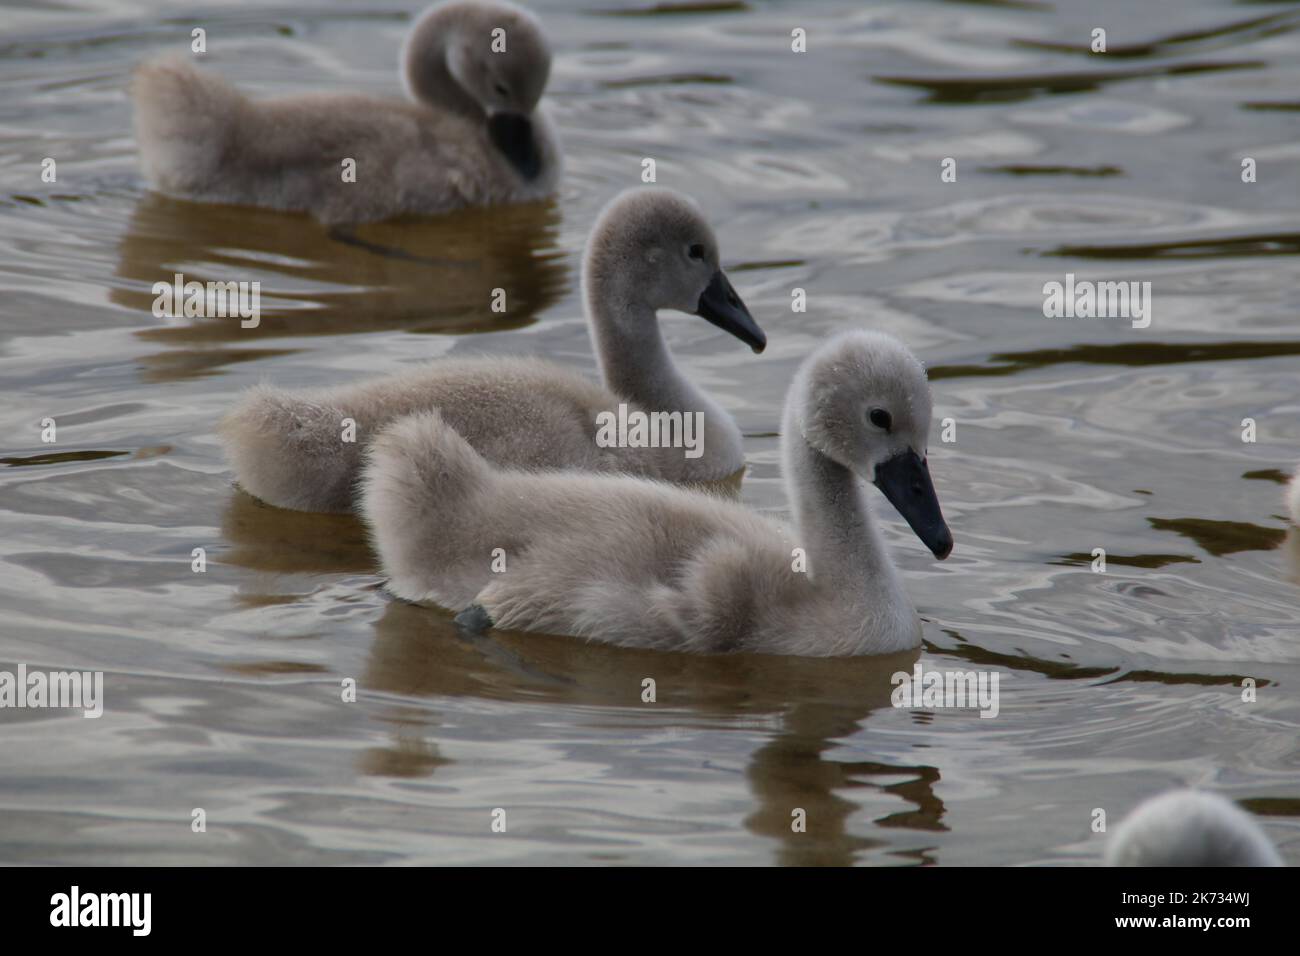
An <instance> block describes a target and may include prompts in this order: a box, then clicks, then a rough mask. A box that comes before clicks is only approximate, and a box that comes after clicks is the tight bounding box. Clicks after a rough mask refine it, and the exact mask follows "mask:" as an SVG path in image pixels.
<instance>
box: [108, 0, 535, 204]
mask: <svg viewBox="0 0 1300 956" xmlns="http://www.w3.org/2000/svg"><path fill="white" fill-rule="evenodd" d="M402 61H403V62H402V69H403V73H404V77H405V82H406V87H407V90H408V92H409V93H410V95H411V97H412V99H414V101H415V102H413V103H408V102H405V101H402V100H397V99H382V98H376V97H371V96H365V95H361V94H354V93H312V94H303V95H297V96H285V97H277V98H274V99H268V100H261V101H253V100H250V99H248V98H247V97H246V96H244V95H243V94H242V93H240V92H239V91H238V90H236V89H235V88H234V87H232V86H231V85H230V84H228V83H227V82H226V81H225V80H223V79H221V78H220V77H218V76H216V75H214V74H211V73H208V72H207V71H204V70H200V69H197V68H196V67H194V66H192V65H191V64H190V63H188V62H186V61H185V60H184V59H183V58H180V57H170V58H165V59H162V60H159V61H156V62H153V63H147V64H144V65H142V66H141V67H139V68H138V69H137V70H136V73H135V76H134V80H133V87H132V91H133V96H134V99H135V131H136V140H137V142H138V143H139V147H140V153H141V156H142V159H143V163H144V168H145V174H146V176H147V178H148V180H149V182H150V184H151V185H152V186H153V187H154V188H156V189H158V190H159V191H161V192H165V193H170V194H173V195H178V196H183V197H187V198H191V199H200V200H205V201H209V202H225V203H236V204H242V205H253V206H267V207H270V208H273V209H286V210H302V211H305V212H309V213H311V214H312V215H314V216H315V217H316V218H317V219H320V220H322V221H323V222H327V223H339V222H365V221H371V220H377V219H389V218H392V217H395V216H401V215H430V214H435V213H441V212H447V211H449V210H452V209H456V208H459V207H462V206H479V205H493V204H499V203H514V202H528V201H532V200H536V199H540V198H542V197H544V196H548V195H550V194H551V193H552V192H553V191H554V190H555V186H556V183H557V182H558V180H559V174H560V152H559V145H558V142H557V140H556V138H555V135H554V133H553V131H552V129H551V126H550V123H549V121H548V120H547V119H546V117H545V115H544V114H543V113H542V111H541V110H540V109H539V108H538V100H539V99H540V98H541V96H542V92H543V90H544V89H545V88H546V80H547V77H548V76H549V74H550V69H551V54H550V50H549V49H548V47H547V44H546V40H545V38H544V37H543V36H542V31H541V27H540V26H539V24H538V22H537V20H536V19H535V18H534V17H533V16H532V14H530V13H528V12H527V11H526V10H522V9H520V8H519V7H516V6H513V5H512V4H508V3H503V2H499V0H492V2H465V0H453V2H450V3H443V4H439V5H438V6H435V7H433V8H432V9H431V10H429V11H428V12H427V13H426V14H425V15H424V16H423V17H422V18H421V19H420V20H419V21H417V22H416V24H415V26H414V27H413V28H412V30H411V33H410V36H409V38H408V39H407V42H406V47H405V49H404V51H403V54H402ZM349 180H351V181H349Z"/></svg>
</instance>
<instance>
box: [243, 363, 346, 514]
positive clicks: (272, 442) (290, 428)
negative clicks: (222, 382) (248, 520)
mask: <svg viewBox="0 0 1300 956" xmlns="http://www.w3.org/2000/svg"><path fill="white" fill-rule="evenodd" d="M362 427H363V426H362V424H359V423H357V422H355V421H353V420H352V419H350V418H349V417H348V415H347V413H346V412H345V411H344V410H343V409H341V408H336V407H334V406H333V405H330V404H327V403H322V402H316V401H312V400H311V399H309V398H307V397H304V396H302V395H295V394H294V393H292V392H285V391H283V390H281V389H278V388H273V387H271V386H269V385H257V386H254V387H253V388H251V389H249V390H248V391H247V392H246V393H245V394H244V396H243V397H242V398H241V399H240V401H239V403H238V404H237V405H236V406H235V407H234V408H233V409H232V410H231V411H230V412H229V414H227V415H226V417H225V418H223V419H222V420H221V424H220V425H218V426H217V431H218V433H219V434H220V435H221V441H222V444H223V446H224V447H225V451H226V457H227V459H229V461H230V463H231V465H232V466H233V467H234V469H235V477H236V479H237V480H238V481H239V484H240V486H241V487H243V489H244V490H245V491H247V492H248V493H249V494H251V495H253V496H254V497H256V498H260V499H261V500H262V501H265V502H267V503H269V504H273V505H276V506H278V507H280V508H292V509H294V510H295V511H332V512H347V511H351V510H353V501H354V497H355V494H356V483H357V479H358V478H359V477H360V474H361V445H362V442H363V440H364V439H365V437H366V436H365V435H364V434H363V433H361V434H359V433H358V430H359V429H361V428H362Z"/></svg>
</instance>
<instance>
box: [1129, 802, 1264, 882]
mask: <svg viewBox="0 0 1300 956" xmlns="http://www.w3.org/2000/svg"><path fill="white" fill-rule="evenodd" d="M1106 864H1107V865H1108V866H1283V865H1284V864H1283V863H1282V858H1281V857H1280V856H1279V855H1278V852H1277V850H1276V849H1275V848H1274V846H1273V844H1272V842H1271V841H1270V840H1269V838H1268V837H1267V836H1266V835H1265V834H1264V831H1263V830H1262V829H1260V826H1259V824H1258V823H1256V822H1255V820H1254V819H1253V818H1252V817H1251V816H1250V814H1248V813H1247V812H1246V811H1244V810H1242V809H1241V808H1240V807H1238V806H1237V805H1236V804H1235V803H1233V802H1232V801H1231V800H1228V799H1226V798H1224V797H1221V796H1219V795H1218V794H1215V793H1207V792H1205V791H1203V790H1175V791H1173V792H1171V793H1162V794H1160V795H1159V796H1156V797H1152V798H1150V799H1149V800H1146V801H1144V802H1143V803H1141V804H1139V805H1138V808H1137V809H1136V810H1134V811H1133V812H1132V813H1130V814H1129V815H1128V816H1127V817H1125V818H1124V821H1123V822H1122V823H1120V825H1119V826H1118V827H1116V828H1115V832H1114V833H1112V834H1111V836H1110V840H1109V841H1108V842H1107V844H1106Z"/></svg>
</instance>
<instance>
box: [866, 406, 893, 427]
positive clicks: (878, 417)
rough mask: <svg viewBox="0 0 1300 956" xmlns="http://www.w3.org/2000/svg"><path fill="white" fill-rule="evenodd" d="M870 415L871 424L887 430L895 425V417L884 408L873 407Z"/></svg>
mask: <svg viewBox="0 0 1300 956" xmlns="http://www.w3.org/2000/svg"><path fill="white" fill-rule="evenodd" d="M868 417H869V418H870V419H871V424H873V425H875V426H876V427H877V428H880V429H883V430H884V431H886V432H887V431H889V430H890V429H891V428H893V427H894V419H893V418H891V417H890V414H889V412H887V411H885V410H884V409H883V408H873V409H872V410H871V414H870V415H869V416H868Z"/></svg>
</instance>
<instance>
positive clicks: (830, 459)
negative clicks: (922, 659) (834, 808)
mask: <svg viewBox="0 0 1300 956" xmlns="http://www.w3.org/2000/svg"><path fill="white" fill-rule="evenodd" d="M929 431H930V389H929V385H928V382H927V381H926V375H925V371H924V369H923V368H922V367H921V364H920V363H919V362H918V361H917V360H916V358H915V357H914V356H913V355H912V353H911V352H909V351H908V350H907V348H906V347H905V346H903V344H902V343H900V342H899V341H897V340H896V339H893V338H891V337H889V336H887V335H883V334H879V333H872V332H862V331H857V332H849V333H846V334H842V335H840V336H838V337H836V338H834V339H832V340H831V341H829V342H828V343H826V344H825V345H823V346H822V347H821V348H819V349H818V350H817V351H816V352H815V353H814V354H813V355H812V356H811V357H810V358H808V359H807V360H806V361H805V362H804V364H803V365H802V367H801V368H800V370H799V372H798V374H797V375H796V377H795V380H794V383H793V384H792V385H791V387H790V391H789V394H788V396H787V398H786V406H785V419H784V426H783V430H782V438H781V443H782V455H783V459H784V468H785V478H786V484H787V487H788V489H789V493H790V497H791V499H792V501H793V507H794V519H795V522H794V527H793V528H786V527H783V526H781V525H778V524H775V523H773V522H772V521H769V520H768V519H766V518H764V517H762V516H760V515H758V514H756V513H755V512H753V511H751V510H750V509H748V508H746V507H744V506H742V505H741V504H739V503H736V502H732V501H728V500H725V499H721V498H717V497H713V496H710V495H705V494H701V493H699V492H695V491H690V490H686V489H682V488H675V487H672V486H670V485H666V484H662V483H660V482H654V481H645V480H642V479H638V478H631V477H626V476H598V475H583V474H577V473H573V472H551V473H543V474H538V473H529V472H523V471H518V470H510V469H499V468H495V467H493V466H492V465H491V464H489V463H488V462H486V461H485V460H484V459H483V458H482V456H480V455H479V454H478V453H477V452H475V451H474V449H472V448H471V447H470V446H469V445H468V444H466V442H465V441H464V440H463V439H462V438H461V437H460V436H459V435H458V434H457V433H456V431H455V430H453V429H452V428H449V427H447V425H446V424H445V423H444V422H443V421H442V419H441V418H440V417H439V415H438V414H437V413H436V412H424V413H420V414H418V415H413V416H410V417H407V418H403V419H400V420H399V421H397V422H395V423H394V424H393V425H391V426H390V427H389V428H388V429H387V430H385V431H384V432H383V433H382V434H381V435H380V436H379V437H377V438H376V439H375V441H374V442H373V443H372V445H371V449H370V460H369V463H368V464H367V466H366V470H365V474H364V476H363V479H362V493H361V504H360V510H361V513H362V516H363V517H364V518H365V520H366V522H367V524H368V525H369V528H370V532H371V538H372V540H373V542H374V544H375V545H376V547H377V550H378V552H379V556H380V559H381V561H382V564H383V567H384V570H385V572H386V573H387V574H388V575H389V576H390V577H389V582H388V587H389V589H390V590H391V591H392V592H393V593H394V594H396V595H397V596H399V597H402V598H405V599H407V600H411V601H428V602H433V603H436V604H439V605H442V606H443V607H446V608H450V609H453V610H460V609H462V608H464V609H466V611H465V612H464V613H462V615H461V617H460V618H458V620H460V621H461V622H462V623H465V624H467V625H473V626H485V625H487V624H489V623H491V624H495V625H496V626H499V627H502V628H509V629H516V630H526V631H541V632H547V633H554V634H572V635H576V636H579V637H586V638H590V639H593V640H600V641H604V642H607V643H610V644H617V645H622V646H626V647H646V648H658V649H664V650H677V651H696V652H704V653H718V652H728V651H744V652H755V653H767V654H790V655H804V656H834V655H855V654H883V653H889V652H893V651H899V650H905V649H908V648H912V647H915V646H917V645H918V644H919V643H920V637H921V627H920V622H919V620H918V619H917V616H916V612H915V611H914V610H913V609H912V606H911V604H910V603H909V601H908V598H907V594H906V592H905V591H904V589H903V584H902V581H901V580H900V579H899V576H898V574H897V572H896V571H895V569H894V566H893V564H892V563H891V561H890V559H889V555H888V553H887V550H886V547H885V543H884V541H883V540H882V538H881V536H880V534H879V532H878V531H877V530H876V528H875V526H874V523H873V521H872V518H871V514H870V508H869V505H868V502H867V499H866V497H865V495H864V493H863V489H862V488H861V486H860V485H859V483H858V480H857V479H858V478H859V477H861V478H864V479H865V480H867V481H870V482H872V483H874V484H875V485H876V487H878V488H879V489H880V490H881V491H882V492H884V494H885V497H886V498H888V499H889V501H890V502H891V503H892V504H893V505H894V507H895V508H897V509H898V511H899V512H900V513H901V514H902V515H903V517H905V518H906V519H907V521H908V523H909V524H910V525H911V526H912V529H913V530H914V531H915V532H916V534H917V535H918V536H919V537H920V538H921V540H922V541H924V542H925V544H926V545H927V546H928V547H929V548H930V549H931V550H932V551H933V552H934V554H935V555H936V556H937V557H939V558H944V557H947V556H948V553H949V552H950V551H951V550H952V535H951V534H950V533H949V531H948V527H947V525H946V524H945V523H944V520H943V515H942V513H941V512H940V510H939V502H938V500H937V498H936V497H935V492H934V486H933V484H932V483H931V481H930V472H929V468H928V465H927V463H926V457H925V453H926V442H927V439H928V436H929ZM796 548H799V549H803V550H802V552H796V551H795V550H794V549H796ZM496 549H500V550H496ZM805 561H806V564H805ZM503 568H504V570H502V569H503Z"/></svg>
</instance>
